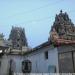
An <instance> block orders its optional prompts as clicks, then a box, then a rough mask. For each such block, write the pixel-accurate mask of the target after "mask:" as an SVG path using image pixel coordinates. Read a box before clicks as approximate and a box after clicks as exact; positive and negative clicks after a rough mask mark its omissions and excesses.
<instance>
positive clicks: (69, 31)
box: [49, 10, 75, 43]
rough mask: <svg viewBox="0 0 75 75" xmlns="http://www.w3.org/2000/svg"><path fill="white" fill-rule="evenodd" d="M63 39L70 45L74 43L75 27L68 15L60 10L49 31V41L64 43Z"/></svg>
mask: <svg viewBox="0 0 75 75" xmlns="http://www.w3.org/2000/svg"><path fill="white" fill-rule="evenodd" d="M63 39H64V40H69V42H71V43H72V42H74V41H75V26H74V24H73V23H72V21H71V19H70V18H69V16H68V14H67V13H66V12H65V13H63V12H62V10H61V11H60V13H59V14H58V15H56V17H55V21H54V23H53V26H52V28H51V31H50V39H49V40H50V41H55V40H56V41H59V42H60V41H62V42H64V40H63ZM70 40H72V41H70ZM73 40H74V41H73ZM65 42H67V41H65Z"/></svg>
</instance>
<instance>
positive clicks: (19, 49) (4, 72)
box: [0, 10, 75, 75]
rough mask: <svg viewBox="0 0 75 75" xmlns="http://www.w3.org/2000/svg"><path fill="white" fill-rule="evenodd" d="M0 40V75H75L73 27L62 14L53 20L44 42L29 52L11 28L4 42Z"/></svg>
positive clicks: (18, 30)
mask: <svg viewBox="0 0 75 75" xmlns="http://www.w3.org/2000/svg"><path fill="white" fill-rule="evenodd" d="M0 37H1V39H0V41H1V43H0V45H1V46H0V49H1V50H0V75H13V74H14V73H75V26H74V24H73V23H72V21H71V19H70V18H69V16H68V14H67V13H66V12H65V13H64V12H62V10H61V11H60V13H59V14H57V15H56V17H55V21H54V23H53V25H52V27H51V30H50V36H49V39H48V41H46V42H44V43H42V44H40V45H38V46H37V47H35V48H29V46H28V43H27V39H26V35H25V31H24V29H23V28H20V27H12V30H11V33H10V35H9V39H8V40H3V38H2V37H3V36H0ZM3 42H4V43H3ZM2 43H3V45H2Z"/></svg>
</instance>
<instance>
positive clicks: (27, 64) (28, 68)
mask: <svg viewBox="0 0 75 75" xmlns="http://www.w3.org/2000/svg"><path fill="white" fill-rule="evenodd" d="M22 72H23V73H30V72H31V62H30V61H29V60H24V61H23V62H22Z"/></svg>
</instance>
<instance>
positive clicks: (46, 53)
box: [45, 51, 48, 59]
mask: <svg viewBox="0 0 75 75" xmlns="http://www.w3.org/2000/svg"><path fill="white" fill-rule="evenodd" d="M45 59H48V51H46V52H45Z"/></svg>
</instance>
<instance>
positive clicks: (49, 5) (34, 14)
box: [0, 0, 75, 47]
mask: <svg viewBox="0 0 75 75" xmlns="http://www.w3.org/2000/svg"><path fill="white" fill-rule="evenodd" d="M61 9H62V10H63V12H67V13H68V14H69V17H70V18H71V19H72V21H73V23H75V0H0V33H3V34H4V35H5V38H6V39H8V37H9V34H10V31H11V28H12V26H18V27H23V28H25V33H26V37H27V40H28V44H29V46H31V47H35V46H37V45H39V44H41V43H44V42H46V41H47V40H48V37H49V31H50V29H51V26H52V24H53V22H54V19H55V15H56V14H59V12H60V10H61Z"/></svg>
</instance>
